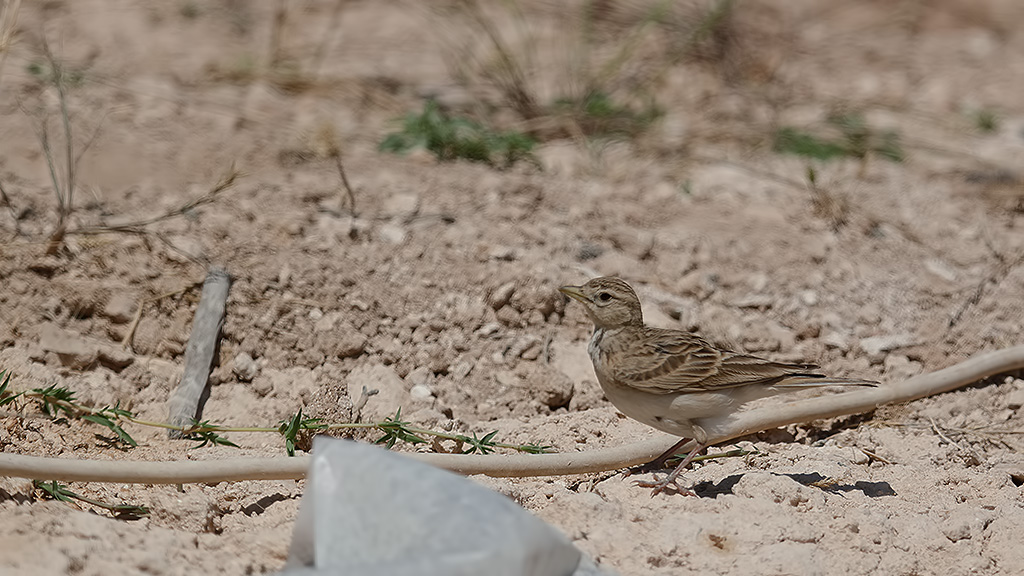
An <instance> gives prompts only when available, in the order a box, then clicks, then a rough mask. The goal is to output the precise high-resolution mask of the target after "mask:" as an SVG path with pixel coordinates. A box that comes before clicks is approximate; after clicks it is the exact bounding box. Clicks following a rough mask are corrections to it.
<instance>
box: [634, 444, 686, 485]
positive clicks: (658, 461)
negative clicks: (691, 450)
mask: <svg viewBox="0 0 1024 576" xmlns="http://www.w3.org/2000/svg"><path fill="white" fill-rule="evenodd" d="M689 441H690V439H689V438H683V439H682V440H680V441H679V442H676V443H675V444H673V445H672V447H671V448H669V449H668V450H665V451H664V452H662V453H661V456H658V457H657V458H655V459H654V460H651V461H650V462H648V463H646V464H640V465H639V466H633V467H632V468H629V469H628V470H626V476H632V475H634V474H646V473H648V472H653V471H655V470H663V469H664V468H665V463H666V462H668V461H669V460H670V459H671V458H673V457H675V455H676V450H679V449H680V448H682V447H683V445H684V444H686V443H687V442H689Z"/></svg>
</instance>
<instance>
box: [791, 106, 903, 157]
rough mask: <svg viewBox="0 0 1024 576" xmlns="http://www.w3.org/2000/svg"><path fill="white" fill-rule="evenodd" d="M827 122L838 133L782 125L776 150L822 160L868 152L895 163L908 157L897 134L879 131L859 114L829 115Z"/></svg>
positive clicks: (858, 155) (866, 153)
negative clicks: (827, 134) (804, 129)
mask: <svg viewBox="0 0 1024 576" xmlns="http://www.w3.org/2000/svg"><path fill="white" fill-rule="evenodd" d="M826 124H827V125H828V126H829V127H830V128H831V129H832V130H833V131H838V132H839V136H838V137H829V136H825V135H819V134H815V133H811V132H806V131H803V130H800V129H798V128H793V127H790V126H783V127H780V128H779V129H778V130H776V132H775V142H774V148H775V151H776V152H780V153H783V154H795V155H797V156H803V157H805V158H811V159H814V160H822V161H828V160H834V159H836V158H842V157H847V158H859V159H861V160H864V159H866V158H867V157H868V155H869V154H874V155H877V156H881V157H882V158H885V159H886V160H890V161H892V162H902V161H903V160H904V158H905V155H904V152H903V147H902V146H901V144H900V137H899V134H898V133H896V132H892V131H886V132H880V133H879V132H876V131H875V130H873V129H871V128H870V127H869V126H868V125H867V122H866V121H865V120H864V117H863V116H862V115H860V114H857V113H850V114H834V115H831V116H829V117H828V119H827V120H826Z"/></svg>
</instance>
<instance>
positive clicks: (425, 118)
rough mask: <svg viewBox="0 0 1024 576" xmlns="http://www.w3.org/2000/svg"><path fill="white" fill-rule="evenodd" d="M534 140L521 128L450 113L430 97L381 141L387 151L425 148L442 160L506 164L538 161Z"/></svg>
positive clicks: (493, 164)
mask: <svg viewBox="0 0 1024 576" xmlns="http://www.w3.org/2000/svg"><path fill="white" fill-rule="evenodd" d="M534 144H535V142H534V140H533V139H532V138H530V137H529V136H527V135H526V134H523V133H521V132H498V131H494V130H491V129H490V128H487V127H486V126H483V125H482V124H479V123H478V122H475V121H473V120H470V119H469V118H464V117H458V116H451V115H449V114H447V113H446V112H444V111H443V110H441V108H440V106H438V105H437V102H435V101H433V100H428V101H427V103H426V104H424V106H423V111H422V112H420V113H418V114H409V115H407V116H406V117H405V119H404V120H403V121H402V129H401V130H400V131H398V132H393V133H391V134H388V135H387V136H386V137H385V138H384V140H383V141H382V142H381V143H380V149H381V150H382V151H384V152H392V153H395V154H404V153H407V152H409V151H410V150H413V149H415V148H425V149H427V150H429V151H430V152H432V153H433V154H434V156H436V157H437V159H438V160H441V161H442V162H445V161H452V160H457V159H464V160H470V161H473V162H483V163H485V164H489V165H491V166H496V167H499V168H507V167H509V166H511V165H513V164H515V163H516V162H518V161H520V160H527V161H532V162H536V160H535V159H534V157H533V147H534Z"/></svg>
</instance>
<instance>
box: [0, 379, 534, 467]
mask: <svg viewBox="0 0 1024 576" xmlns="http://www.w3.org/2000/svg"><path fill="white" fill-rule="evenodd" d="M10 380H11V375H10V373H8V372H6V371H0V406H3V405H5V404H10V403H13V402H15V401H16V400H17V399H18V398H25V399H29V400H31V401H35V402H36V403H38V405H39V407H40V409H41V410H42V411H43V413H45V414H46V415H47V416H49V417H50V418H52V419H54V420H58V419H63V418H67V419H69V420H74V419H79V420H84V421H87V422H92V423H94V424H99V425H100V426H103V427H105V428H107V429H109V430H110V431H111V432H113V433H114V435H115V440H116V441H118V442H120V443H121V444H122V445H124V447H126V448H134V447H136V446H138V443H137V442H136V441H135V439H133V438H132V437H131V436H130V435H129V434H128V433H127V432H126V431H125V430H124V429H123V428H122V427H121V424H122V423H123V422H130V423H132V424H137V425H140V426H151V427H155V428H165V429H169V430H178V431H180V432H181V433H182V437H183V438H184V439H186V440H191V441H193V442H198V444H196V445H194V446H192V447H191V448H192V449H195V448H202V447H204V446H207V445H212V446H232V447H235V448H237V447H238V445H237V444H235V443H234V442H231V441H230V440H228V439H227V438H225V437H224V436H221V433H224V432H273V433H277V434H280V435H281V436H282V437H283V438H284V440H285V451H286V452H287V454H288V455H289V456H294V455H295V449H296V445H297V442H298V437H299V434H300V433H301V432H303V431H325V430H354V429H375V430H379V431H381V432H383V433H384V435H383V436H382V437H380V438H378V439H377V441H376V443H377V444H384V445H385V446H387V447H388V448H393V447H394V446H395V444H397V443H398V442H407V443H410V444H423V443H426V442H428V440H427V439H426V437H428V436H429V437H433V438H434V439H435V442H434V445H435V448H436V449H438V450H441V451H449V449H448V448H444V447H442V446H441V444H440V441H444V440H448V441H452V442H454V443H455V446H454V448H452V449H450V451H453V452H457V453H460V454H472V453H474V452H478V453H481V454H488V453H490V452H493V451H494V449H496V448H502V449H507V450H516V451H518V452H525V453H528V454H542V453H545V452H548V451H550V449H551V447H550V446H542V445H539V444H507V443H504V442H498V441H497V440H495V436H496V435H497V431H493V432H488V433H487V434H485V435H484V436H483V437H478V436H477V435H476V433H473V434H472V435H471V436H467V435H464V434H453V433H449V432H436V431H434V430H427V429H424V428H417V427H415V426H412V425H411V424H410V423H409V422H406V421H404V420H402V410H401V409H399V410H398V411H397V412H396V413H395V415H394V416H389V417H387V418H385V419H384V421H382V422H347V423H340V424H328V423H325V422H322V421H321V420H320V419H319V418H303V416H302V410H299V411H298V412H296V413H295V414H294V415H293V416H291V417H289V418H286V419H284V420H281V421H280V422H278V425H277V426H275V427H272V428H271V427H234V426H221V425H218V424H213V423H211V422H210V421H209V420H204V421H198V420H195V419H193V420H192V422H191V423H190V424H189V425H188V426H184V427H183V426H172V425H170V424H165V423H162V422H150V421H147V420H142V419H140V418H138V417H137V416H136V415H135V414H134V413H132V412H131V411H129V410H125V409H124V408H121V405H120V404H119V403H118V404H115V405H114V406H113V407H110V406H104V407H103V408H93V407H90V406H84V405H82V404H79V403H77V400H76V397H75V393H74V392H73V391H71V390H68V389H67V388H63V387H60V386H57V385H51V386H47V387H46V388H35V389H32V390H30V391H27V392H19V393H16V394H14V393H12V392H11V391H10V390H8V388H9V384H10Z"/></svg>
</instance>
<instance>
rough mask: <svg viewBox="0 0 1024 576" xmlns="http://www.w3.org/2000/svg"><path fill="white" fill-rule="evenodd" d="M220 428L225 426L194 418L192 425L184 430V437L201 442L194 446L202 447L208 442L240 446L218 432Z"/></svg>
mask: <svg viewBox="0 0 1024 576" xmlns="http://www.w3.org/2000/svg"><path fill="white" fill-rule="evenodd" d="M220 430H223V427H221V426H217V425H216V424H210V421H209V420H203V421H202V422H200V421H199V420H196V419H195V418H193V419H192V427H191V428H189V429H187V430H185V431H184V434H183V435H182V438H183V439H185V440H192V441H194V442H199V444H196V445H195V446H193V447H192V448H202V447H203V446H206V445H207V444H210V445H212V446H231V447H232V448H238V444H235V443H234V442H232V441H230V440H228V439H227V438H225V437H223V436H221V435H220V434H217V432H218V431H220Z"/></svg>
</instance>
